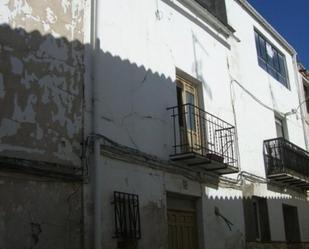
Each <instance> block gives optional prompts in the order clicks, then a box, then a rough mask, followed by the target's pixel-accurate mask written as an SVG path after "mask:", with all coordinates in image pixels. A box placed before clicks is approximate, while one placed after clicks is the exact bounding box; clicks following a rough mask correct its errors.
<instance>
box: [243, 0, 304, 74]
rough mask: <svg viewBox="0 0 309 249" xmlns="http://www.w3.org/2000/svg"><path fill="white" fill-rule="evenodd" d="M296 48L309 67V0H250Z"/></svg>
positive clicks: (301, 59) (302, 60) (300, 58)
mask: <svg viewBox="0 0 309 249" xmlns="http://www.w3.org/2000/svg"><path fill="white" fill-rule="evenodd" d="M248 2H249V3H250V4H251V5H252V6H253V7H254V8H255V9H256V10H257V11H258V12H259V13H260V14H262V16H263V17H264V18H265V19H266V20H267V21H268V22H269V23H270V24H271V25H272V26H273V27H274V28H275V29H276V30H277V31H279V33H280V34H281V35H282V36H283V37H284V38H285V39H286V40H287V41H288V42H289V43H290V44H291V45H292V46H293V47H294V48H295V49H296V51H297V53H298V57H299V60H300V62H301V63H302V64H303V65H304V66H305V67H306V68H307V69H309V0H248Z"/></svg>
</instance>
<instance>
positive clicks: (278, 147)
mask: <svg viewBox="0 0 309 249" xmlns="http://www.w3.org/2000/svg"><path fill="white" fill-rule="evenodd" d="M264 158H265V167H266V173H267V175H273V174H280V173H291V171H293V172H295V173H298V174H301V175H303V176H306V177H309V152H308V151H306V150H304V149H302V148H300V147H298V146H297V145H295V144H293V143H291V142H289V141H287V140H285V139H284V138H275V139H270V140H265V141H264Z"/></svg>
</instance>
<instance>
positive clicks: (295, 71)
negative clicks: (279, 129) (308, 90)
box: [293, 53, 309, 150]
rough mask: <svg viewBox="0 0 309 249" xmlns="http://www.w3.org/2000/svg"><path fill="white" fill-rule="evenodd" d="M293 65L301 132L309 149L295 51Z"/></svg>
mask: <svg viewBox="0 0 309 249" xmlns="http://www.w3.org/2000/svg"><path fill="white" fill-rule="evenodd" d="M293 66H294V74H295V82H296V87H297V93H298V102H299V106H300V108H299V109H300V118H301V122H302V126H303V134H304V140H305V145H306V149H307V150H308V149H309V141H308V134H307V131H306V123H305V118H304V111H303V108H302V106H301V105H302V104H303V103H302V97H301V96H302V92H301V90H300V87H301V82H299V74H298V66H297V54H296V53H295V54H294V55H293Z"/></svg>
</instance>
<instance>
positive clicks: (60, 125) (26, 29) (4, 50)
mask: <svg viewBox="0 0 309 249" xmlns="http://www.w3.org/2000/svg"><path fill="white" fill-rule="evenodd" d="M0 10H1V11H0V34H1V36H0V106H5V108H1V109H0V142H1V147H0V156H1V155H5V156H13V157H18V158H26V159H34V160H44V161H46V160H47V161H51V162H54V163H61V164H68V165H74V166H80V165H81V161H80V154H81V145H80V144H81V142H82V139H83V137H82V120H83V111H82V106H83V83H84V71H85V70H84V63H83V60H84V50H85V49H84V45H83V39H84V31H83V27H84V26H83V25H84V17H83V15H84V2H83V1H77V0H74V1H68V0H61V1H47V0H42V1H40V2H37V1H33V0H4V1H1V3H0ZM17 27H18V28H17ZM7 62H9V63H7ZM42 141H45V142H44V143H42ZM63 141H65V142H63Z"/></svg>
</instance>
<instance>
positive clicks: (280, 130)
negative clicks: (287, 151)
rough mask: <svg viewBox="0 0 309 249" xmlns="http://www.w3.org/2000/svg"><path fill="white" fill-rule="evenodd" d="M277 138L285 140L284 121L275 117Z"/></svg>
mask: <svg viewBox="0 0 309 249" xmlns="http://www.w3.org/2000/svg"><path fill="white" fill-rule="evenodd" d="M275 123H276V132H277V137H283V138H287V134H286V124H285V120H284V119H282V118H280V117H277V116H275Z"/></svg>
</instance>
